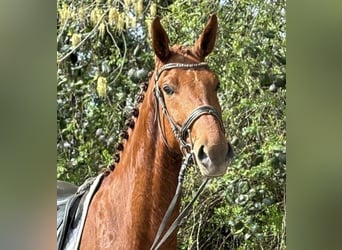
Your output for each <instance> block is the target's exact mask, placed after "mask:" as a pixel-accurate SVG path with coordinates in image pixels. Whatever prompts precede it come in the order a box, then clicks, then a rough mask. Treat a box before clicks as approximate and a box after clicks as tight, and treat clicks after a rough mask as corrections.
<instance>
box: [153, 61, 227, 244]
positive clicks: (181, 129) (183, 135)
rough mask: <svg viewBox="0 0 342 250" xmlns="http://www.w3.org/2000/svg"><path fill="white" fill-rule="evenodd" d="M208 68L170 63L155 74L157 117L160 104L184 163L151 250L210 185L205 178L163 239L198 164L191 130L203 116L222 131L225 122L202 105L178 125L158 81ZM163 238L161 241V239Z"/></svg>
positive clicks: (170, 232)
mask: <svg viewBox="0 0 342 250" xmlns="http://www.w3.org/2000/svg"><path fill="white" fill-rule="evenodd" d="M205 66H208V64H207V63H205V62H201V63H197V64H183V63H168V64H165V65H163V66H162V67H161V68H160V69H159V70H157V71H156V73H155V86H154V95H155V97H156V116H157V115H158V104H160V106H161V108H162V111H163V114H164V115H165V116H166V118H167V120H168V121H169V123H170V126H171V129H172V131H173V133H174V135H175V137H176V139H177V140H178V142H179V145H180V149H181V152H182V153H183V155H184V161H183V164H182V166H181V169H180V172H179V176H178V184H177V189H176V193H175V195H174V197H173V199H172V201H171V203H170V205H169V207H168V209H167V211H166V213H165V215H164V218H163V220H162V222H161V224H160V226H159V229H158V232H157V234H156V237H155V239H154V242H153V244H152V246H151V248H150V249H151V250H155V249H159V247H160V246H161V245H162V244H163V243H164V242H165V241H166V240H167V238H168V237H169V236H170V235H171V234H172V232H173V231H174V230H175V229H176V228H177V226H179V225H180V224H181V222H182V220H183V219H184V218H185V217H186V216H187V214H188V212H189V209H190V207H191V206H192V205H193V203H194V202H195V201H196V199H197V197H198V196H199V195H200V193H201V192H202V191H203V189H204V187H205V185H206V184H207V183H208V181H209V178H205V179H204V180H203V182H202V184H201V186H200V187H199V189H198V190H197V192H196V194H195V195H194V197H193V198H192V200H191V201H190V202H189V203H188V205H187V206H186V207H185V208H184V209H183V211H182V212H181V213H180V214H179V216H178V217H177V218H176V219H175V221H174V222H173V223H172V224H171V226H170V227H169V229H168V230H167V231H166V232H165V234H164V236H163V237H162V238H161V236H162V233H163V232H164V230H165V227H166V225H167V223H168V221H169V219H170V217H171V214H172V212H173V210H174V208H175V206H176V203H177V201H178V199H179V197H180V194H181V190H182V184H183V179H184V174H185V170H186V169H187V167H188V166H190V165H192V163H196V159H195V157H194V155H193V143H192V141H191V136H190V128H191V126H192V125H193V124H194V123H195V121H196V120H197V119H198V118H199V117H200V116H202V115H213V116H215V117H216V118H217V120H218V121H219V123H220V125H221V128H222V130H224V126H223V122H222V119H221V117H220V114H219V113H218V112H217V111H216V109H215V108H214V107H212V106H210V105H202V106H199V107H197V108H196V109H195V110H193V111H192V112H191V113H190V115H189V116H188V118H187V119H186V120H185V121H184V122H183V124H182V125H181V126H180V125H178V124H177V123H176V122H175V121H174V119H173V118H172V116H171V115H170V114H169V112H168V110H167V108H166V104H165V101H164V96H163V94H162V92H161V90H160V88H159V86H158V79H159V77H160V75H161V74H162V72H164V71H165V70H170V69H175V68H182V69H193V68H199V67H205ZM158 126H159V128H160V129H161V124H160V118H158ZM161 131H162V138H163V141H164V143H165V144H166V146H167V147H168V148H170V147H169V145H168V143H167V141H166V139H165V135H164V132H163V130H162V129H161ZM187 136H189V139H190V143H187V141H186V139H187ZM160 238H161V239H160Z"/></svg>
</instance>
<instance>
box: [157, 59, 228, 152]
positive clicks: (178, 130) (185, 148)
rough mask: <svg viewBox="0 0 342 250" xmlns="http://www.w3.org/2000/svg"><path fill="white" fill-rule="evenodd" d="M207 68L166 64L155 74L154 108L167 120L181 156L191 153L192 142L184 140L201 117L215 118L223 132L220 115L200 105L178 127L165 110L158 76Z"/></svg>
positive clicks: (209, 107)
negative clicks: (159, 109)
mask: <svg viewBox="0 0 342 250" xmlns="http://www.w3.org/2000/svg"><path fill="white" fill-rule="evenodd" d="M207 66H208V64H207V63H205V62H201V63H194V64H184V63H168V64H165V65H163V66H162V67H161V68H160V69H159V70H157V71H156V73H155V79H154V80H155V81H154V83H155V85H154V94H155V97H156V107H157V108H158V104H160V106H161V108H162V111H163V113H164V115H165V116H166V118H167V120H168V121H169V123H170V126H171V129H172V132H173V134H174V135H175V137H176V139H177V140H178V142H179V145H180V149H181V151H182V153H183V155H185V154H186V153H189V152H191V151H192V146H193V145H192V142H190V144H189V143H187V141H186V138H187V136H190V128H191V126H192V125H193V124H194V123H195V121H196V120H197V119H198V118H199V117H200V116H202V115H213V116H215V117H216V118H217V120H218V121H219V123H220V126H221V129H222V130H224V126H223V122H222V119H221V116H220V114H219V113H218V112H217V111H216V109H215V108H214V107H213V106H210V105H202V106H199V107H197V108H196V109H195V110H193V111H192V112H191V113H190V115H189V116H188V118H187V119H186V120H185V121H184V122H183V124H182V125H181V126H180V125H178V124H177V123H176V122H175V121H174V119H173V118H172V116H171V115H170V114H169V112H168V110H167V108H166V104H165V101H164V96H163V93H162V92H161V90H160V88H159V86H158V80H159V77H160V75H161V74H162V73H163V72H164V71H165V70H170V69H175V68H182V69H193V68H200V67H207ZM157 114H158V109H157V112H156V115H157ZM158 122H159V126H160V120H159V121H158ZM160 128H161V126H160ZM162 131H163V130H162ZM163 140H164V143H166V144H167V141H166V139H165V136H164V135H163ZM190 141H191V137H190Z"/></svg>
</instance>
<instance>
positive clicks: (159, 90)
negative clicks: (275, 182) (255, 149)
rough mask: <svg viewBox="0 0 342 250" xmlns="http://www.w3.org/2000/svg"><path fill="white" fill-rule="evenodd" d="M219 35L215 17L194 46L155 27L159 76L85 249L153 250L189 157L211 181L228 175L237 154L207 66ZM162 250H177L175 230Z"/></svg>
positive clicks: (103, 189)
mask: <svg viewBox="0 0 342 250" xmlns="http://www.w3.org/2000/svg"><path fill="white" fill-rule="evenodd" d="M217 28H218V23H217V18H216V15H212V16H211V18H210V20H209V21H208V23H207V25H206V26H205V29H204V31H203V32H202V34H201V35H200V36H199V38H198V40H197V41H196V43H195V44H194V46H193V47H185V46H179V45H174V46H172V47H169V39H168V36H167V34H166V32H165V30H164V28H163V27H162V25H161V23H160V19H159V18H158V17H157V18H155V19H154V21H153V22H152V27H151V35H152V47H153V49H154V52H155V70H154V72H153V74H152V75H151V76H150V79H149V83H148V85H146V86H145V90H146V91H145V95H144V99H143V101H142V103H141V104H140V107H139V109H137V110H135V116H136V117H134V118H133V120H131V121H130V122H129V124H128V127H129V128H128V131H127V133H126V136H124V137H125V141H124V143H123V144H121V148H120V150H121V151H120V154H119V155H117V157H116V162H117V164H116V166H115V169H114V170H113V171H112V172H110V173H109V174H108V176H106V177H105V178H104V179H103V181H102V184H101V186H100V187H99V190H98V191H97V193H96V194H95V196H94V198H93V200H92V202H91V204H90V207H89V210H88V214H87V218H86V221H85V226H84V229H83V233H82V238H81V242H80V249H91V250H94V249H101V250H103V249H137V250H141V249H150V247H151V245H152V243H153V241H154V238H155V237H156V233H157V230H158V228H159V226H160V224H161V221H162V219H163V217H164V214H165V212H166V210H167V208H168V206H169V204H170V202H171V200H172V198H173V196H174V194H175V190H176V187H177V178H178V174H179V172H180V167H181V165H182V157H183V153H184V152H189V151H191V153H192V154H193V156H194V157H193V158H194V161H195V162H196V165H197V166H198V167H199V169H200V171H201V173H202V175H203V176H205V177H215V176H222V175H223V174H224V173H225V172H226V169H227V166H228V165H229V161H230V158H231V156H232V149H231V147H230V144H229V143H228V142H227V140H226V139H225V134H224V128H223V124H222V120H221V107H220V105H219V102H218V98H217V88H218V84H219V83H218V78H217V76H216V75H215V74H214V73H213V72H212V71H211V70H210V69H209V67H208V65H207V64H206V63H205V62H204V59H205V57H206V56H207V55H208V54H209V53H211V51H212V50H213V48H214V45H215V40H216V33H217ZM199 107H204V109H206V111H203V108H199ZM194 110H195V111H194ZM193 111H194V112H193ZM196 114H197V115H196ZM189 117H191V118H189ZM184 123H186V124H184ZM181 125H182V126H181ZM184 127H186V129H184ZM180 131H181V133H180ZM184 142H185V144H184ZM179 203H180V202H179V201H178V203H177V206H176V209H174V211H173V212H172V214H171V221H172V220H174V219H175V218H176V217H177V215H178V214H179V207H180V204H179ZM168 225H170V223H169V224H168ZM161 249H177V233H176V231H175V232H173V233H172V234H171V236H170V237H169V238H168V239H167V240H166V241H165V242H164V243H163V245H162V246H161Z"/></svg>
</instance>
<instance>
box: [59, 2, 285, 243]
mask: <svg viewBox="0 0 342 250" xmlns="http://www.w3.org/2000/svg"><path fill="white" fill-rule="evenodd" d="M213 12H215V13H217V15H218V19H219V36H218V40H217V43H216V48H215V51H214V52H213V53H212V54H211V55H210V56H209V57H208V59H207V61H208V62H209V64H210V66H211V68H212V69H213V70H214V71H215V72H216V73H217V75H218V76H219V78H220V82H221V89H220V92H219V97H220V103H221V106H222V109H223V110H224V112H223V120H224V124H225V126H226V128H227V131H229V134H227V136H228V137H230V139H231V140H232V143H233V145H234V150H235V159H234V161H233V164H232V166H231V167H230V169H229V171H228V172H227V174H226V175H225V176H224V177H223V178H219V179H215V180H213V181H212V182H211V185H210V186H209V188H208V189H207V190H206V193H205V194H204V195H202V198H200V200H199V201H198V203H197V204H196V205H195V207H194V211H193V213H192V214H191V215H190V216H189V217H188V219H187V220H186V222H185V223H184V224H183V225H182V226H181V229H180V231H179V248H180V249H285V235H286V234H285V218H286V214H285V180H286V172H285V170H286V147H285V144H286V122H285V121H286V114H285V106H286V98H285V96H286V78H285V66H286V56H285V52H286V51H285V37H286V30H285V28H286V24H285V1H284V0H280V1H277V0H249V1H245V0H240V1H228V0H221V1H211V2H210V3H208V1H195V0H193V1H190V0H182V1H180V0H177V1H173V2H172V1H163V0H160V1H142V0H125V1H105V0H97V1H88V0H82V1H70V0H69V1H68V0H58V1H57V128H58V131H57V136H58V137H57V178H58V179H63V180H67V181H71V182H74V183H77V184H80V183H82V182H83V181H84V179H86V178H87V177H89V176H94V175H96V174H97V172H98V170H99V168H102V167H105V166H107V165H109V164H110V163H111V162H112V155H113V154H114V151H115V147H114V145H115V142H116V141H118V140H119V139H118V138H119V136H118V135H119V131H120V129H121V128H122V127H123V122H124V117H125V116H126V115H127V113H128V111H129V110H130V108H132V107H133V105H134V99H135V95H136V94H137V93H138V91H139V84H138V83H140V82H142V81H146V79H147V72H149V71H151V70H152V69H153V54H152V50H151V47H150V40H149V32H148V27H149V24H150V22H151V20H152V19H153V17H154V16H155V15H160V16H162V17H163V19H162V23H163V25H164V27H165V29H166V30H167V33H168V34H169V37H170V41H171V44H174V43H179V44H184V43H186V44H189V45H191V44H192V43H193V42H194V41H195V39H196V38H197V37H198V35H199V33H200V32H201V31H202V29H203V27H204V25H205V23H206V22H207V20H208V18H209V15H210V13H213ZM199 181H200V176H199V173H197V172H196V169H193V170H192V172H191V173H190V174H189V175H188V177H187V181H186V183H187V184H186V187H185V195H184V197H183V200H184V203H185V202H186V201H187V200H189V199H190V198H191V195H192V192H193V190H194V189H195V188H196V187H197V186H198V183H199Z"/></svg>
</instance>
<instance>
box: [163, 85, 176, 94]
mask: <svg viewBox="0 0 342 250" xmlns="http://www.w3.org/2000/svg"><path fill="white" fill-rule="evenodd" d="M163 90H164V92H165V93H166V94H167V95H172V94H173V93H174V90H173V89H172V88H171V87H170V86H169V85H164V87H163Z"/></svg>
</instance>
